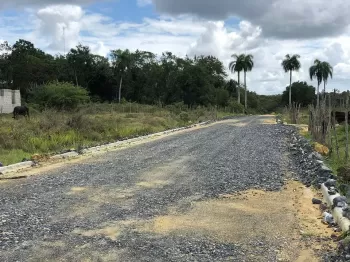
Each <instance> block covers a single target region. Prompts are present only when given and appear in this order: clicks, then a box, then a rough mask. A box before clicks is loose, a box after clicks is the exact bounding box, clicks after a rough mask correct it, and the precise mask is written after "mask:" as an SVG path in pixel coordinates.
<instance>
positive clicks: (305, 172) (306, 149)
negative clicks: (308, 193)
mask: <svg viewBox="0 0 350 262" xmlns="http://www.w3.org/2000/svg"><path fill="white" fill-rule="evenodd" d="M290 142H291V143H290V144H289V150H290V151H291V154H292V156H293V160H294V161H296V162H297V165H295V166H298V170H296V173H297V176H298V179H300V181H301V182H303V183H304V184H305V185H306V186H311V185H313V186H315V187H317V188H320V187H321V184H322V183H325V182H326V181H327V180H328V179H334V178H335V177H334V175H333V174H332V170H330V169H329V168H328V167H327V166H326V165H325V164H324V163H323V157H322V156H321V155H320V154H319V153H317V152H314V150H313V148H312V146H311V145H310V142H309V141H308V140H307V139H306V138H304V137H302V136H300V135H299V134H298V132H297V130H294V131H293V132H292V133H291V138H290Z"/></svg>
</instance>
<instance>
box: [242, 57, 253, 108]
mask: <svg viewBox="0 0 350 262" xmlns="http://www.w3.org/2000/svg"><path fill="white" fill-rule="evenodd" d="M253 58H254V57H253V55H251V54H248V55H245V54H244V55H243V58H242V62H241V64H242V66H241V67H242V69H243V71H244V107H245V109H247V108H248V104H247V72H248V71H252V69H253V67H254V62H253Z"/></svg>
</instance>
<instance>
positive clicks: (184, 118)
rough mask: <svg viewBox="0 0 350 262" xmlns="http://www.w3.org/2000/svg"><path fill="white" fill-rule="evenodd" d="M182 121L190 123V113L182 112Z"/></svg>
mask: <svg viewBox="0 0 350 262" xmlns="http://www.w3.org/2000/svg"><path fill="white" fill-rule="evenodd" d="M180 119H181V120H182V121H183V122H186V123H187V122H188V121H190V117H189V115H188V113H187V112H181V113H180Z"/></svg>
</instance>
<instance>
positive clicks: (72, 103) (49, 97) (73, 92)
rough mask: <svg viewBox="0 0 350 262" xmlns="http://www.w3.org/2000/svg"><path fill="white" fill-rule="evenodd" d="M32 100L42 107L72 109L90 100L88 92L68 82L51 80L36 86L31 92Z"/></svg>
mask: <svg viewBox="0 0 350 262" xmlns="http://www.w3.org/2000/svg"><path fill="white" fill-rule="evenodd" d="M30 101H31V102H32V103H35V104H38V105H39V106H40V107H41V109H45V108H55V109H57V110H65V109H66V110H71V109H75V108H77V107H78V106H79V105H81V104H84V103H87V102H88V101H89V95H88V92H87V91H86V90H85V89H83V88H81V87H79V86H74V85H73V84H70V83H66V82H51V83H48V84H45V85H42V86H39V87H37V88H35V89H34V90H33V91H32V92H31V94H30Z"/></svg>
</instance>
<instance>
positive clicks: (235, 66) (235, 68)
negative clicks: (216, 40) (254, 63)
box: [228, 54, 244, 103]
mask: <svg viewBox="0 0 350 262" xmlns="http://www.w3.org/2000/svg"><path fill="white" fill-rule="evenodd" d="M231 57H232V58H234V60H233V61H231V62H230V64H229V66H228V68H229V70H230V71H231V72H232V73H233V72H237V76H238V77H237V82H238V86H237V101H238V103H241V92H240V90H239V88H240V74H241V71H243V68H242V61H243V58H244V55H237V54H233V55H231Z"/></svg>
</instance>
